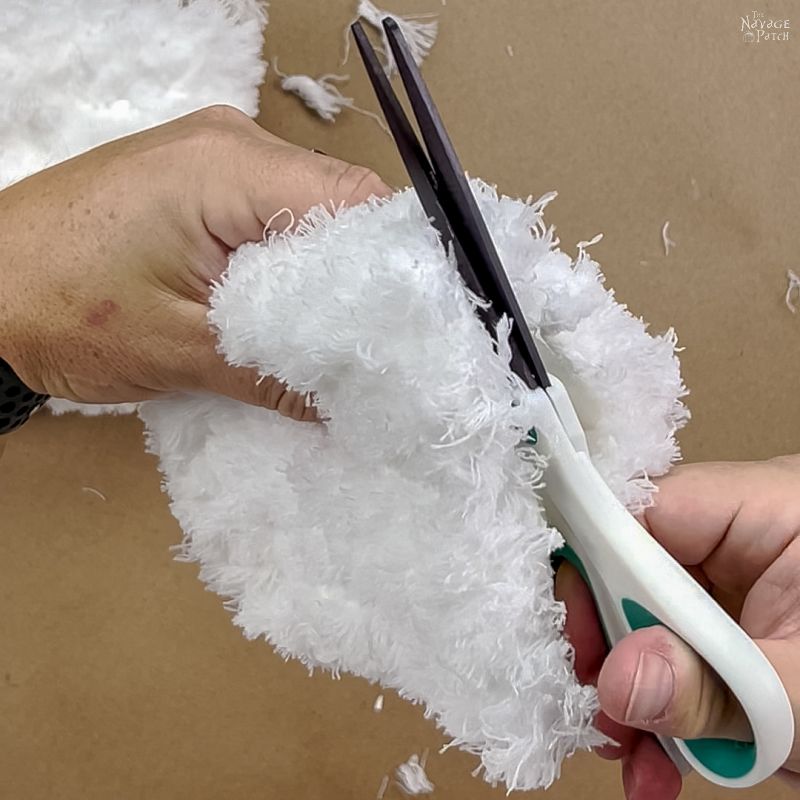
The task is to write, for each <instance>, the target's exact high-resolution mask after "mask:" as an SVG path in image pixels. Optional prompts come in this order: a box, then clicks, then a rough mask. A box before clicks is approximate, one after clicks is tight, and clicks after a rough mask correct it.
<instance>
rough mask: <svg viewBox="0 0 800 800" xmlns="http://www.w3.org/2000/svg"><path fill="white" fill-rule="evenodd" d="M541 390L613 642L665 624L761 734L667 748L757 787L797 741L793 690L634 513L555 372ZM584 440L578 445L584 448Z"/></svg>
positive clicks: (708, 774) (562, 504)
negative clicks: (597, 460)
mask: <svg viewBox="0 0 800 800" xmlns="http://www.w3.org/2000/svg"><path fill="white" fill-rule="evenodd" d="M550 379H551V387H550V388H549V389H547V390H543V389H539V390H537V393H539V394H540V395H541V400H542V401H541V402H540V407H541V413H542V423H540V425H541V427H540V426H537V428H536V431H537V444H536V449H537V451H538V452H540V453H542V454H543V455H546V456H547V458H548V466H547V468H546V471H545V475H544V480H545V486H546V488H545V490H544V501H545V506H546V508H547V512H548V516H549V519H550V521H551V523H553V524H554V525H556V527H557V528H558V529H559V530H560V531H561V533H562V535H563V536H564V539H565V541H566V543H567V545H568V547H569V549H568V550H567V551H566V557H567V558H568V559H569V560H571V561H572V562H573V563H574V564H575V565H576V566H577V567H578V569H579V570H580V571H581V572H582V574H583V575H584V577H585V578H586V580H587V581H588V583H589V586H590V588H591V589H592V593H593V595H594V598H595V604H596V606H597V609H598V613H599V615H600V618H601V621H602V624H603V626H604V629H605V633H606V637H607V639H608V640H609V644H611V645H613V644H615V643H616V642H618V641H619V640H620V639H622V638H623V637H624V636H627V635H628V634H629V633H631V632H632V631H634V630H637V629H638V628H643V627H649V626H651V625H664V626H665V627H667V628H669V629H670V630H671V631H672V632H673V633H675V634H676V635H678V636H679V637H680V638H681V639H683V641H684V642H686V643H687V644H688V645H689V646H690V647H691V648H692V649H693V650H694V651H695V652H696V653H697V654H698V655H699V656H700V657H701V658H703V660H704V661H705V662H706V663H707V664H708V665H709V666H710V667H711V668H712V669H713V670H714V671H715V672H716V673H717V675H719V677H720V678H721V679H722V681H723V682H724V683H725V684H726V685H727V686H728V688H729V689H730V691H731V693H732V694H733V696H734V697H735V698H736V699H737V701H738V702H739V704H740V705H741V707H742V708H743V710H744V712H745V714H746V715H747V718H748V720H749V722H750V727H751V729H752V732H753V741H752V742H738V741H734V740H730V739H710V738H707V739H694V740H683V739H668V738H666V737H660V739H661V742H662V745H663V746H664V749H665V750H666V751H667V753H668V754H669V755H670V756H671V757H672V758H673V760H674V761H675V762H676V763H677V764H678V766H679V768H684V767H685V766H686V765H687V764H688V765H689V766H691V767H692V768H693V769H694V770H696V771H697V772H698V773H700V774H701V775H702V776H703V777H705V778H707V779H708V780H710V781H712V782H713V783H716V784H719V785H721V786H728V787H747V786H753V785H755V784H757V783H759V782H761V781H763V780H765V779H766V778H768V777H769V776H770V775H772V774H773V773H775V772H776V771H777V770H778V769H780V768H781V767H782V766H783V764H784V763H785V761H786V759H787V758H788V757H789V753H790V751H791V748H792V743H793V741H794V717H793V714H792V708H791V704H790V702H789V698H788V696H787V694H786V689H785V688H784V686H783V684H782V683H781V680H780V678H779V677H778V674H777V673H776V672H775V669H774V667H773V666H772V664H770V662H769V661H768V659H767V658H766V656H765V655H764V654H763V653H762V652H761V650H760V649H759V647H758V646H757V645H756V644H755V642H753V640H752V639H751V638H750V637H749V636H747V634H746V633H745V632H744V631H743V630H742V629H741V628H740V627H739V626H738V625H737V624H736V623H735V622H734V621H733V620H732V619H731V618H730V617H729V616H728V614H726V613H725V611H723V610H722V608H720V607H719V606H718V605H717V603H716V602H715V601H714V600H713V598H712V597H711V595H710V594H709V593H708V592H706V591H705V590H704V589H703V587H702V586H700V584H698V583H697V582H696V581H695V580H694V579H693V578H692V577H691V576H690V575H689V574H688V573H687V572H686V570H685V569H684V568H683V567H682V566H681V565H680V564H678V563H677V561H675V560H674V559H673V558H672V556H670V555H669V553H667V551H666V550H664V549H663V548H662V547H661V545H659V544H658V542H656V540H655V539H654V538H653V537H652V536H651V535H650V534H649V533H648V532H647V531H646V530H645V529H644V528H643V527H642V526H641V525H639V523H638V522H637V521H636V520H635V519H634V517H633V516H631V515H630V514H629V513H628V511H627V510H626V509H625V508H624V506H623V505H622V504H621V503H620V502H619V501H618V500H617V499H616V497H615V496H614V494H613V493H612V492H611V490H610V489H609V488H608V486H607V485H606V483H605V481H603V479H602V478H601V477H600V475H599V473H598V472H597V471H596V469H595V468H594V466H593V465H592V462H591V460H590V458H589V455H588V452H587V451H586V450H584V449H582V447H581V443H580V440H579V438H580V437H576V436H575V435H574V432H572V431H570V427H571V420H575V421H576V420H577V416H576V415H575V412H574V410H573V408H572V403H571V401H570V400H569V396H568V395H567V393H566V390H565V389H564V388H563V386H562V385H561V384H560V382H558V380H557V379H555V378H554V377H553V376H552V375H551V376H550ZM576 439H577V442H576ZM576 443H577V445H578V446H577V447H576Z"/></svg>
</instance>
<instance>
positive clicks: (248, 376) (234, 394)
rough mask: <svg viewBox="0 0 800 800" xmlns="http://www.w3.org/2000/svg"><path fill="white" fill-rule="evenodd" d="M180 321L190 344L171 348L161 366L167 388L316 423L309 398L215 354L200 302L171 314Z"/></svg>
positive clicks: (213, 341) (188, 304)
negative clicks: (215, 396) (220, 397)
mask: <svg viewBox="0 0 800 800" xmlns="http://www.w3.org/2000/svg"><path fill="white" fill-rule="evenodd" d="M174 320H175V322H176V324H178V321H179V320H180V321H182V323H183V325H184V327H183V328H182V333H183V334H184V335H185V334H186V332H187V331H192V333H193V338H194V341H193V343H192V344H190V345H186V346H184V347H181V348H175V351H174V354H172V362H171V363H168V364H166V365H165V366H164V372H165V374H167V375H169V376H170V380H169V381H167V382H165V384H168V386H169V388H170V389H174V388H179V389H183V390H189V391H195V390H200V391H206V392H212V393H214V394H220V395H224V396H225V397H231V398H233V399H234V400H239V401H240V402H242V403H248V404H249V405H254V406H261V407H262V408H267V409H270V410H272V411H277V412H278V413H279V414H281V416H284V417H289V418H291V419H294V420H297V421H299V422H314V421H317V412H316V408H315V407H314V405H313V403H312V398H310V397H309V396H307V395H304V394H300V393H298V392H295V391H293V390H291V389H290V388H289V387H287V386H286V384H284V383H282V382H281V381H279V380H278V379H277V378H275V377H273V376H270V375H261V374H259V372H258V371H257V370H255V369H248V368H244V367H233V366H231V365H230V364H228V363H227V362H226V361H225V359H224V358H223V356H222V355H221V354H220V353H219V352H217V349H216V346H217V343H216V337H215V335H214V334H213V332H212V331H211V330H210V328H209V327H208V319H207V309H206V307H205V306H204V305H202V304H200V303H188V302H185V303H183V304H182V305H181V306H180V307H179V309H177V310H176V312H175V315H174Z"/></svg>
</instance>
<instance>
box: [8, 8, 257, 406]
mask: <svg viewBox="0 0 800 800" xmlns="http://www.w3.org/2000/svg"><path fill="white" fill-rule="evenodd" d="M265 24H266V3H264V2H260V0H190V1H189V2H181V0H2V2H1V3H0V75H2V77H3V90H2V94H0V141H1V142H2V144H3V146H2V148H0V189H2V188H4V187H6V186H8V185H9V184H11V183H14V182H15V181H18V180H20V179H22V178H24V177H26V176H27V175H30V174H32V173H34V172H38V171H39V170H42V169H44V168H45V167H49V166H52V165H53V164H57V163H59V162H60V161H64V160H66V159H68V158H71V157H72V156H75V155H78V154H79V153H82V152H84V151H86V150H90V149H91V148H93V147H96V146H97V145H100V144H102V143H104V142H107V141H110V140H111V139H116V138H118V137H120V136H126V135H128V134H131V133H135V132H136V131H140V130H143V129H145V128H150V127H152V126H154V125H159V124H161V123H163V122H167V121H168V120H170V119H174V118H175V117H180V116H183V115H184V114H188V113H190V112H192V111H196V110H197V109H199V108H204V107H205V106H209V105H214V104H217V103H222V104H227V105H232V106H235V107H237V108H239V109H241V110H242V111H244V112H245V113H247V114H249V115H250V116H255V115H256V113H257V112H258V98H259V94H258V87H259V85H260V84H261V82H262V80H263V78H264V72H265V69H266V67H265V64H264V62H263V60H262V58H261V48H262V45H263V27H264V25H265ZM53 405H54V410H57V411H58V412H59V413H63V412H64V411H71V410H80V411H83V412H84V413H94V414H96V413H104V412H105V411H107V410H109V408H108V406H82V405H79V404H76V403H71V402H69V401H67V400H61V401H56V402H55V403H54V404H53ZM131 408H133V406H132V405H131V404H122V405H120V406H118V407H115V408H114V409H113V411H114V413H124V412H128V413H129V412H130V410H131Z"/></svg>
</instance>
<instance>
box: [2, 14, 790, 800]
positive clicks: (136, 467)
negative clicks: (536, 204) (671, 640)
mask: <svg viewBox="0 0 800 800" xmlns="http://www.w3.org/2000/svg"><path fill="white" fill-rule="evenodd" d="M387 3H388V0H387ZM392 8H393V10H395V11H398V12H404V11H406V12H408V11H412V10H417V11H431V10H432V11H437V12H439V13H440V20H441V34H440V38H439V41H438V43H437V45H436V47H435V49H434V51H433V54H432V55H431V57H430V59H429V60H428V61H427V62H426V65H425V75H426V78H427V80H428V82H429V85H430V87H431V90H432V92H433V93H434V96H435V97H436V99H437V101H438V103H439V105H440V108H441V111H442V114H443V117H444V119H445V121H446V123H447V125H448V128H449V130H450V132H451V134H452V137H453V139H454V141H455V143H456V146H457V148H458V150H459V152H460V154H461V156H462V159H463V161H464V163H465V166H466V167H467V168H468V169H469V171H470V172H471V173H472V174H475V175H480V176H482V177H484V178H485V179H487V180H490V181H494V182H497V183H498V185H499V186H500V188H501V189H502V190H504V191H506V192H509V193H516V194H523V195H527V194H529V193H533V194H541V193H543V192H545V191H548V190H550V189H557V190H558V191H559V194H560V196H559V199H558V200H557V201H556V202H555V203H553V204H552V205H551V206H550V208H549V209H548V218H549V220H550V221H551V222H554V223H556V225H557V226H558V231H559V234H560V236H561V240H562V242H563V245H564V247H565V248H566V249H567V250H568V251H570V252H573V253H574V252H575V242H577V241H579V240H581V239H589V238H591V237H592V236H593V235H594V234H595V233H597V232H600V231H602V232H603V233H604V234H605V238H604V239H603V241H602V242H601V243H599V244H598V245H596V246H595V247H594V248H593V249H592V253H593V254H594V256H595V257H596V258H598V259H599V260H600V261H601V262H602V264H603V265H604V269H605V272H606V275H607V277H608V281H609V284H610V285H611V286H613V287H614V288H615V289H616V291H617V294H618V297H619V298H620V300H622V301H623V302H626V303H628V304H629V306H630V307H631V308H632V309H633V310H634V311H635V312H636V313H639V314H642V315H643V316H644V317H645V318H646V319H647V320H648V321H650V322H651V323H652V327H653V328H654V329H655V330H663V329H664V328H666V327H669V326H671V325H672V326H675V328H676V329H677V331H678V333H679V336H680V341H681V344H682V345H683V346H684V347H685V348H686V349H685V352H684V353H683V354H682V362H683V368H684V374H685V379H686V381H687V384H688V385H689V387H690V388H691V392H692V393H691V396H690V398H689V404H690V406H691V410H692V412H693V415H694V419H693V422H692V423H691V425H690V427H689V428H688V429H687V430H686V431H685V433H684V434H683V436H682V442H683V447H684V452H685V455H686V457H687V459H688V460H700V459H723V458H736V459H755V458H764V457H768V456H770V455H774V454H778V453H787V452H797V451H800V424H798V412H799V411H800V401H799V400H798V392H799V390H800V377H799V375H800V373H799V372H798V350H799V348H800V314H798V315H795V316H793V315H792V314H790V313H789V311H788V310H787V308H786V306H785V305H784V303H783V295H784V292H785V288H786V280H785V274H786V269H787V267H794V268H795V269H796V270H797V269H798V266H799V265H798V255H797V253H798V246H797V245H798V239H797V236H798V234H797V231H798V227H797V219H798V215H799V214H800V190H798V185H800V181H798V177H799V176H798V143H797V128H798V120H799V119H800V106H799V105H798V99H799V98H798V67H800V50H799V49H798V46H799V45H800V43H799V42H798V38H795V37H800V30H794V29H793V30H792V32H791V37H792V38H790V40H789V41H788V42H767V43H760V44H757V45H748V44H745V43H744V42H743V41H742V36H741V31H740V24H741V23H740V16H741V15H742V14H745V13H747V12H748V11H749V10H751V6H750V5H749V4H744V3H739V2H730V0H707V1H706V2H704V3H702V4H694V3H691V4H690V3H685V2H680V1H679V0H661V1H660V2H654V1H653V0H648V2H645V3H642V2H634V1H633V0H625V1H624V2H623V1H622V0H613V2H611V1H608V2H603V3H589V2H574V1H573V2H570V1H568V0H559V1H558V2H556V1H555V0H550V2H539V0H484V2H477V0H449V1H448V3H447V5H446V6H444V7H442V6H440V4H439V0H414V2H412V0H395V2H394V3H393V5H392ZM758 8H759V10H761V11H764V12H765V13H766V14H767V15H768V16H773V17H783V18H786V17H788V18H789V19H790V20H791V22H792V23H794V24H795V25H796V26H797V28H799V29H800V4H798V3H790V2H770V3H762V4H760V5H759V7H758ZM351 11H352V4H351V3H349V2H341V1H340V0H337V2H325V3H323V2H321V1H320V0H318V1H317V2H313V0H274V3H273V7H272V10H271V17H272V22H271V24H270V26H269V28H268V31H267V45H266V53H267V54H268V55H272V54H279V55H280V58H281V62H280V65H281V68H282V69H283V70H284V71H291V72H306V73H310V74H315V73H321V72H330V71H337V70H339V69H340V68H339V67H338V57H339V54H340V48H341V41H342V37H341V31H342V28H343V26H344V24H345V23H346V22H347V20H348V17H349V15H350V13H351ZM506 45H511V46H512V47H513V50H514V56H513V57H510V56H509V55H508V54H507V52H506ZM220 57H224V54H220ZM347 69H348V70H350V71H351V72H352V73H353V80H352V82H351V83H350V84H349V85H348V87H347V90H348V91H349V92H350V93H352V95H353V96H354V97H355V98H356V100H357V102H359V103H361V104H362V105H364V106H367V107H371V108H374V105H375V104H374V101H373V100H372V97H371V95H370V92H369V91H368V90H367V86H366V83H365V81H364V79H363V78H362V77H361V75H360V68H359V65H358V62H357V61H356V59H355V58H353V59H351V61H350V63H349V65H348V67H347ZM263 100H264V102H263V107H264V111H263V113H262V114H261V116H260V118H259V121H260V122H261V123H262V124H263V125H265V126H266V127H268V128H270V129H271V130H273V131H274V132H276V133H277V134H279V135H281V136H284V137H285V138H287V139H291V140H293V141H295V142H297V143H299V144H302V145H305V146H308V147H317V148H319V149H322V150H324V151H326V152H328V153H330V154H331V155H337V156H339V157H341V158H345V159H350V160H353V161H358V162H361V163H364V164H367V165H369V166H371V167H372V168H374V169H376V170H377V171H379V172H381V173H382V174H383V175H385V176H386V178H387V179H388V180H390V181H392V182H395V183H398V184H399V183H402V182H403V181H404V178H403V173H402V170H401V168H400V166H399V163H398V159H397V156H396V154H395V151H394V148H393V145H392V144H391V142H390V140H389V139H388V138H387V137H386V136H385V135H384V134H382V133H381V131H380V130H379V129H378V128H377V127H376V125H375V124H374V123H373V122H372V121H370V120H368V119H364V118H361V117H359V116H358V115H356V114H352V113H351V114H348V113H345V114H343V115H342V116H341V118H340V119H339V120H338V121H337V122H336V124H335V125H327V124H324V123H322V122H321V121H319V120H318V119H316V118H315V117H314V116H312V115H311V114H309V113H307V112H306V111H305V109H304V108H303V107H302V105H300V103H299V101H298V100H296V98H294V97H289V96H285V95H283V94H282V93H280V92H279V91H278V90H277V89H276V84H275V78H274V76H269V77H268V79H267V83H266V85H265V87H264V90H263ZM665 220H670V222H671V229H670V230H671V235H672V238H673V239H674V240H675V242H676V247H675V249H674V250H673V251H672V252H671V253H670V255H669V257H665V256H664V252H663V248H662V244H661V233H660V232H661V226H662V224H663V223H664V221H665ZM84 486H91V487H94V488H97V489H99V490H100V491H102V492H104V493H105V495H106V496H107V498H108V500H107V502H103V501H102V500H100V499H99V498H98V497H96V496H94V495H92V494H89V493H86V492H84V491H82V489H81V487H84ZM0 527H1V529H2V536H0V598H1V599H2V611H3V613H2V615H0V798H14V800H18V799H19V800H111V799H112V798H114V799H116V798H119V799H120V800H128V799H129V798H131V799H132V798H148V800H150V799H152V800H183V798H186V799H187V800H188V799H189V798H191V799H192V800H212V798H213V800H218V799H220V800H221V799H222V798H225V799H226V800H245V799H246V800H251V798H278V797H297V798H304V799H307V800H323V798H324V800H340V799H342V800H343V799H344V798H348V799H349V798H353V799H356V798H363V799H365V800H371V798H373V797H374V796H375V793H376V791H377V788H378V786H379V784H380V781H381V777H382V776H383V775H384V774H385V773H387V772H388V771H390V770H391V769H392V768H393V767H394V766H395V765H396V764H398V763H399V762H401V761H403V760H405V759H406V758H407V757H408V756H409V755H410V754H411V753H412V752H420V751H421V750H422V748H425V747H429V748H431V750H432V752H435V750H436V748H437V747H438V746H439V745H440V744H441V743H442V741H443V740H442V739H441V737H440V736H439V734H438V733H437V732H436V731H435V730H434V729H433V726H432V724H431V723H429V722H426V721H424V720H423V718H422V714H421V711H420V709H418V708H413V707H411V706H409V705H407V704H405V703H404V702H402V701H400V700H399V699H397V698H396V696H395V695H393V694H390V693H387V695H386V705H385V710H384V711H383V713H382V714H375V713H374V712H373V711H372V703H373V700H374V698H375V696H376V694H377V690H376V689H375V688H373V687H370V686H367V685H366V684H365V683H364V682H362V681H360V680H356V679H353V678H350V677H345V678H343V679H342V680H340V681H332V680H331V679H330V678H328V677H324V676H315V677H313V678H308V677H307V675H306V672H305V671H304V669H303V668H302V667H300V666H299V665H298V664H296V663H288V664H285V663H283V661H281V659H279V658H278V657H276V656H275V655H273V654H272V653H271V651H270V649H269V648H268V647H267V646H266V645H265V644H263V643H261V642H246V641H245V640H244V639H243V638H242V637H241V635H240V634H239V632H238V631H237V630H236V629H235V628H234V627H233V626H232V625H231V624H230V621H229V617H228V614H227V613H226V612H225V611H224V610H223V608H222V604H221V602H220V600H219V599H218V598H216V597H215V596H213V595H211V594H209V593H207V592H204V590H203V587H202V585H201V584H200V583H199V582H198V581H197V580H196V579H195V568H194V567H192V566H186V565H181V564H175V563H173V562H172V561H171V555H170V552H169V547H170V545H172V544H174V543H176V542H177V541H179V538H180V532H179V529H178V526H177V524H176V523H175V522H174V521H173V520H172V518H171V517H170V515H169V512H168V510H167V502H166V498H165V497H164V495H162V494H161V493H160V491H159V477H158V475H157V472H156V465H155V461H154V459H152V458H150V457H148V456H145V455H144V454H143V452H142V440H141V432H140V426H139V424H138V422H137V421H136V420H135V419H131V418H128V419H112V418H104V419H94V420H91V419H80V418H76V417H71V418H60V419H54V418H51V417H49V416H47V415H40V416H39V417H37V418H36V419H35V420H34V421H33V422H32V423H31V424H30V425H29V426H27V428H26V429H24V430H23V431H21V432H20V433H18V434H16V435H14V436H13V437H11V439H10V441H9V446H8V450H7V453H6V456H5V458H4V459H3V461H2V463H0ZM474 763H475V762H474V760H473V759H472V758H470V757H468V756H466V755H463V754H459V753H455V752H448V753H447V754H445V755H432V756H431V759H430V762H429V774H430V776H431V778H432V779H433V781H434V782H435V783H436V784H437V789H436V794H435V797H437V798H442V799H444V798H454V799H455V798H459V800H462V799H463V798H471V799H472V798H474V799H475V800H481V799H482V798H490V797H491V798H494V800H500V798H501V797H503V793H502V792H501V791H500V790H499V789H497V790H491V789H490V788H488V787H487V786H485V785H484V784H483V783H482V782H481V781H480V780H478V779H475V778H471V777H470V775H469V773H470V770H471V769H472V768H473V766H474ZM548 796H549V797H551V798H554V799H556V798H574V797H591V798H617V797H621V788H620V780H619V776H618V769H617V766H616V765H612V764H607V763H603V762H600V761H599V760H597V759H595V758H594V757H591V756H586V755H582V756H578V757H576V758H574V759H572V760H571V761H569V762H567V763H566V765H565V769H564V777H563V779H562V780H561V781H560V782H559V783H558V784H557V785H556V786H555V787H554V788H553V789H552V790H551V791H550V793H549V795H548ZM684 796H685V797H689V798H706V799H707V800H710V799H711V798H723V797H727V796H729V794H728V793H726V792H724V791H723V790H720V789H717V788H714V787H711V786H709V785H707V784H705V783H703V782H702V781H700V780H698V779H696V778H692V779H690V780H689V781H688V783H687V786H686V789H685V793H684ZM738 796H739V797H742V798H760V799H761V800H777V798H788V797H789V796H790V795H789V792H788V791H787V790H785V789H783V788H782V787H780V786H779V785H777V784H774V783H770V784H767V785H765V786H762V787H759V788H758V789H755V790H752V791H747V792H743V793H740V794H739V795H738ZM397 797H399V794H398V793H397V791H396V790H395V789H390V791H389V793H388V794H387V798H388V800H395V798H397Z"/></svg>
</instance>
